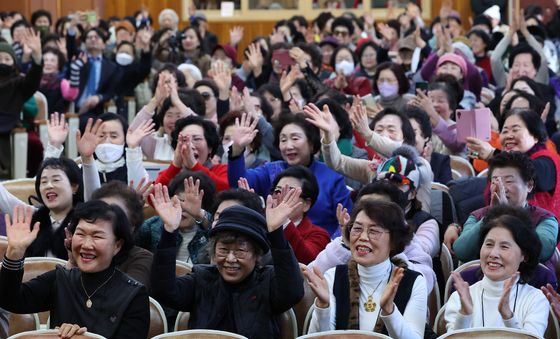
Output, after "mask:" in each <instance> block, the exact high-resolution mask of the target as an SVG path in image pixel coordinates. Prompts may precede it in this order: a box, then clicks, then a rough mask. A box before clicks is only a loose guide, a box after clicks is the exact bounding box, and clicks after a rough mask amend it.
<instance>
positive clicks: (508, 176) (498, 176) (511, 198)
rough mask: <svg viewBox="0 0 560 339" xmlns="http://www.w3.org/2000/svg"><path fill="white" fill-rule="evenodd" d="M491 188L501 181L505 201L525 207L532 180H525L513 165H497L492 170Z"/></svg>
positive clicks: (531, 187)
mask: <svg viewBox="0 0 560 339" xmlns="http://www.w3.org/2000/svg"><path fill="white" fill-rule="evenodd" d="M491 179H492V181H491V188H494V185H497V183H498V182H499V181H501V183H502V185H503V186H504V190H505V193H506V198H507V201H508V203H509V204H510V205H513V206H517V207H525V204H526V203H527V196H528V195H529V193H530V192H531V190H532V189H533V182H525V180H523V178H522V177H521V174H520V173H519V170H518V169H517V168H514V167H501V168H500V167H499V168H495V169H494V170H493V171H492V178H491Z"/></svg>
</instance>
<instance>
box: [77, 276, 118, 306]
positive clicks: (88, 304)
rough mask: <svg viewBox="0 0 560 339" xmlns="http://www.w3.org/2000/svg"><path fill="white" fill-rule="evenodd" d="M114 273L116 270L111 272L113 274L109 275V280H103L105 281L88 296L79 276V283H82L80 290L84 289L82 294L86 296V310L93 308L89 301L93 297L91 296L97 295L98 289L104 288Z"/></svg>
mask: <svg viewBox="0 0 560 339" xmlns="http://www.w3.org/2000/svg"><path fill="white" fill-rule="evenodd" d="M115 271H116V270H113V273H111V276H110V277H109V279H107V280H105V281H104V282H103V284H101V285H99V287H98V288H96V289H95V291H93V293H92V294H88V293H87V291H86V287H85V286H84V280H83V279H82V275H81V274H80V282H81V283H82V288H83V289H84V293H85V294H86V296H87V300H86V307H87V308H91V307H92V306H93V302H92V301H91V297H93V295H94V294H95V293H97V291H99V289H100V288H101V287H103V286H105V284H107V283H108V282H109V280H111V278H112V277H113V276H114V275H115Z"/></svg>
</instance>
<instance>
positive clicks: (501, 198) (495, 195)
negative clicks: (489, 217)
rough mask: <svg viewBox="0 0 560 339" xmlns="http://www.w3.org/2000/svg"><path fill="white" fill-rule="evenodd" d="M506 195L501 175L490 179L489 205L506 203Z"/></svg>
mask: <svg viewBox="0 0 560 339" xmlns="http://www.w3.org/2000/svg"><path fill="white" fill-rule="evenodd" d="M507 203H508V200H507V195H506V188H505V186H504V182H503V180H502V178H501V177H497V178H496V179H492V182H491V183H490V206H497V205H504V204H507Z"/></svg>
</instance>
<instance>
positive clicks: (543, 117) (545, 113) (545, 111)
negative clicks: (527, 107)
mask: <svg viewBox="0 0 560 339" xmlns="http://www.w3.org/2000/svg"><path fill="white" fill-rule="evenodd" d="M548 113H550V101H548V102H547V103H546V105H544V109H543V111H542V113H541V120H542V122H543V123H545V124H546V119H548Z"/></svg>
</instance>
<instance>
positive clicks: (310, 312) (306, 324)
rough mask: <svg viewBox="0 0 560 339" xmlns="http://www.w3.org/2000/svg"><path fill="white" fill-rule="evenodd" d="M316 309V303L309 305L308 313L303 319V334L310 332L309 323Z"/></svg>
mask: <svg viewBox="0 0 560 339" xmlns="http://www.w3.org/2000/svg"><path fill="white" fill-rule="evenodd" d="M314 311H315V305H314V304H311V306H309V309H308V310H307V314H305V320H304V321H303V327H302V328H301V332H302V333H301V335H305V334H307V333H309V325H310V324H311V317H312V316H313V312H314Z"/></svg>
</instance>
